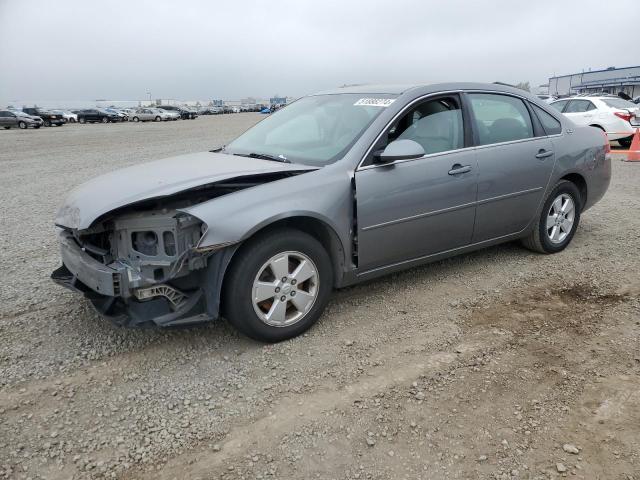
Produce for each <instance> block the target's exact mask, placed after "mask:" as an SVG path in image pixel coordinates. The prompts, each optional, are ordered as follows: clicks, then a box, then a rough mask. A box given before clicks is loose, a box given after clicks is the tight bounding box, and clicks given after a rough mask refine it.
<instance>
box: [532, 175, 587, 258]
mask: <svg viewBox="0 0 640 480" xmlns="http://www.w3.org/2000/svg"><path fill="white" fill-rule="evenodd" d="M561 195H568V196H569V197H571V199H572V200H573V203H574V205H575V211H574V220H573V226H572V227H571V230H570V231H569V233H568V234H567V236H566V237H565V239H564V240H563V241H562V242H559V243H553V242H552V241H551V239H550V238H549V236H548V234H547V216H548V214H549V211H550V210H551V205H552V204H553V202H554V201H555V200H556V199H557V198H558V197H559V196H561ZM581 211H582V198H581V196H580V191H579V190H578V187H576V185H575V183H573V182H570V181H568V180H560V181H559V182H558V183H557V184H556V186H555V187H553V189H552V190H551V192H549V194H548V195H547V198H546V199H545V201H544V204H543V206H542V210H541V211H540V215H539V218H538V222H537V225H536V227H535V228H534V229H533V231H532V232H531V234H530V235H529V236H528V237H526V238H524V239H522V244H523V245H524V246H525V247H526V248H528V249H529V250H533V251H534V252H538V253H546V254H551V253H558V252H561V251H562V250H564V249H565V248H567V245H569V243H571V239H573V236H574V234H575V233H576V229H577V228H578V225H579V223H580V213H581Z"/></svg>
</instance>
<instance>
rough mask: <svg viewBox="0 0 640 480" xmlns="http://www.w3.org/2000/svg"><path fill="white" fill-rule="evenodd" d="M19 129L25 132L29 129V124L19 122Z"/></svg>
mask: <svg viewBox="0 0 640 480" xmlns="http://www.w3.org/2000/svg"><path fill="white" fill-rule="evenodd" d="M18 127H20V128H21V129H22V130H24V129H26V128H27V123H26V122H23V121H20V122H18Z"/></svg>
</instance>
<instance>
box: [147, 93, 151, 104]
mask: <svg viewBox="0 0 640 480" xmlns="http://www.w3.org/2000/svg"><path fill="white" fill-rule="evenodd" d="M147 95H149V106H151V92H147Z"/></svg>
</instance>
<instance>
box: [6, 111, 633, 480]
mask: <svg viewBox="0 0 640 480" xmlns="http://www.w3.org/2000/svg"><path fill="white" fill-rule="evenodd" d="M258 118H259V117H258V115H256V114H237V115H228V116H219V117H202V118H199V119H197V120H195V121H180V122H174V123H171V124H135V125H134V124H123V125H84V126H81V125H68V126H65V127H62V128H50V129H41V130H39V131H17V130H11V131H0V182H1V185H2V190H1V197H0V200H1V203H2V206H3V214H2V216H1V217H0V225H1V229H2V236H1V238H0V242H1V243H0V247H1V248H0V262H1V265H2V266H3V269H4V275H3V276H2V277H1V279H0V478H20V479H22V478H25V479H26V478H32V479H37V478H49V479H70V478H122V479H173V478H176V479H183V478H187V479H195V478H200V479H290V478H295V479H316V478H317V479H425V480H427V479H441V478H442V479H444V478H450V479H512V478H514V479H550V478H561V477H569V478H584V479H602V480H617V479H624V480H629V479H635V480H640V351H639V345H640V342H639V340H640V278H639V277H640V275H639V272H640V254H639V250H638V246H639V245H640V214H639V213H638V212H639V211H640V163H636V164H630V163H622V162H620V161H617V160H616V161H615V162H614V170H613V171H614V178H613V182H612V185H611V189H610V191H609V193H608V194H607V196H606V197H605V199H604V200H603V201H602V202H601V203H599V204H598V205H596V207H594V208H593V209H592V210H590V211H589V212H587V213H586V214H585V215H584V216H583V218H582V222H581V226H580V229H579V230H578V232H577V235H576V237H575V239H574V241H573V243H572V245H571V246H570V247H569V248H568V249H567V250H566V251H564V252H563V253H560V254H558V255H554V256H542V255H536V254H533V253H531V252H528V251H526V250H523V249H522V248H520V247H519V246H518V245H515V244H507V245H503V246H500V247H496V248H491V249H489V250H484V251H481V252H477V253H474V254H471V255H465V256H461V257H458V258H455V259H451V260H447V261H444V262H440V263H437V264H433V265H429V266H425V267H422V268H418V269H414V270H411V271H408V272H406V273H402V274H398V275H393V276H389V277H386V278H383V279H380V280H378V281H375V282H370V283H367V284H365V285H360V286H357V287H353V288H348V289H345V290H343V291H340V292H336V294H335V295H334V297H333V301H332V302H331V304H330V306H329V308H328V311H327V313H326V314H325V315H324V316H323V317H322V319H321V321H320V323H319V324H318V325H317V326H316V327H315V328H313V329H312V330H311V331H310V332H309V333H308V334H306V335H304V336H302V337H300V338H297V339H294V340H291V341H288V342H284V343H281V344H278V345H271V346H265V345H261V344H257V343H255V342H252V341H250V340H247V339H246V338H244V337H241V336H240V335H238V334H237V333H235V331H233V330H232V329H231V328H230V327H229V326H227V325H226V324H225V323H224V322H217V323H215V324H211V325H206V326H203V327H198V328H190V329H182V330H164V331H159V330H124V329H119V328H116V327H113V326H111V325H110V324H108V323H106V322H105V321H103V320H102V319H100V318H99V317H98V316H97V315H96V314H95V313H93V311H92V310H91V309H90V308H89V306H88V305H87V304H86V303H85V302H84V301H82V299H80V298H79V297H78V296H76V295H74V294H72V293H70V292H67V291H65V290H63V289H62V288H60V287H57V286H56V285H54V284H53V283H51V282H50V280H49V279H48V276H49V273H50V271H51V270H53V269H54V268H55V267H56V266H57V265H58V252H57V247H56V242H55V237H54V228H53V225H52V219H53V217H54V213H55V211H56V208H57V206H58V204H59V203H60V202H61V201H62V199H63V197H64V195H65V194H66V193H67V192H68V191H69V189H70V188H72V187H73V186H75V185H77V184H78V183H80V182H82V181H84V180H86V179H88V178H90V177H92V176H95V175H98V174H100V173H103V172H106V171H109V170H112V169H115V168H119V167H122V166H125V165H130V164H133V163H138V162H145V161H149V160H152V159H154V158H159V157H164V156H171V155H175V154H180V153H187V152H191V151H200V150H205V149H211V148H213V147H215V146H217V145H219V144H222V143H224V142H225V141H227V140H229V139H230V138H232V137H233V136H234V135H236V134H237V133H239V132H241V131H242V130H244V129H245V128H247V127H248V126H250V125H251V124H252V123H253V122H255V121H257V120H258Z"/></svg>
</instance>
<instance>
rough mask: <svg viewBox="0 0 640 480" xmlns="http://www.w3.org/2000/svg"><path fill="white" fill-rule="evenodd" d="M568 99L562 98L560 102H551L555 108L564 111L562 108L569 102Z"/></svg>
mask: <svg viewBox="0 0 640 480" xmlns="http://www.w3.org/2000/svg"><path fill="white" fill-rule="evenodd" d="M568 101H569V100H560V101H559V102H553V103H551V104H550V106H552V107H553V108H555V109H556V110H558V111H559V112H562V109H563V108H564V106H565V105H566V104H567V102H568Z"/></svg>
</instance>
